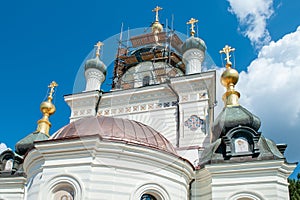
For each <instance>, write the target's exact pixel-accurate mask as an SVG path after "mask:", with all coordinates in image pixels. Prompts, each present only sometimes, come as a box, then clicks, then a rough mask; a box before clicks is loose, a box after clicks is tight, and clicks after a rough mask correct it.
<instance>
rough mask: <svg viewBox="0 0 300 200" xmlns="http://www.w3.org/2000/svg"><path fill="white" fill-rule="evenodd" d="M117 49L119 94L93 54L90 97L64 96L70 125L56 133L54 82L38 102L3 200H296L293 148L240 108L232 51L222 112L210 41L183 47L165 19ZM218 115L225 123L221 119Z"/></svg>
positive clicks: (5, 172) (1, 180)
mask: <svg viewBox="0 0 300 200" xmlns="http://www.w3.org/2000/svg"><path fill="white" fill-rule="evenodd" d="M161 9H162V8H160V7H158V6H157V7H156V8H155V9H154V10H153V11H154V12H155V14H156V15H155V18H156V19H155V21H154V22H153V23H152V25H151V31H149V32H148V33H145V34H141V35H136V36H133V37H131V38H130V43H131V44H130V47H128V46H127V47H126V48H124V47H123V46H121V45H120V46H119V48H118V49H117V55H116V58H115V61H114V70H113V80H112V88H111V90H110V91H109V92H103V91H102V90H100V88H101V85H102V83H103V82H104V80H105V79H106V76H107V75H106V72H107V67H106V65H105V63H104V62H103V61H101V59H100V48H101V46H102V45H103V44H102V43H101V42H98V43H97V44H96V45H95V55H94V56H93V57H92V58H91V59H88V60H87V61H86V63H85V66H84V74H82V76H84V77H85V79H86V85H85V90H84V91H81V92H79V93H75V94H71V95H66V96H64V98H65V102H66V103H67V104H68V105H69V107H70V110H71V114H70V123H69V124H67V125H65V126H64V127H62V128H61V129H59V130H57V131H56V132H55V133H53V134H52V135H50V134H49V129H50V127H51V123H50V119H49V118H50V116H51V115H52V114H54V112H55V110H56V109H55V106H54V104H53V103H52V99H53V93H54V92H55V87H56V86H57V83H56V82H54V81H53V82H52V83H51V84H50V85H49V88H50V91H49V95H48V98H47V100H46V101H44V102H42V103H41V105H40V110H41V112H42V115H43V116H42V118H41V119H40V120H39V121H38V126H37V129H36V131H34V132H32V133H30V134H29V135H27V136H25V135H24V136H25V137H24V138H23V139H22V138H20V141H19V142H18V143H17V144H16V146H15V151H13V150H11V149H8V148H7V149H3V150H2V151H1V152H0V199H1V200H73V199H74V200H92V199H95V200H116V199H126V200H202V199H203V200H205V199H214V200H223V199H224V200H267V199H270V200H271V199H272V200H274V199H289V192H288V182H287V178H288V176H289V175H290V174H291V173H292V171H293V169H294V168H295V164H291V163H288V162H287V161H286V159H285V157H284V151H285V149H286V147H287V146H286V145H283V144H281V145H279V144H275V143H274V142H273V141H272V140H270V139H268V138H265V137H264V136H263V133H261V132H259V128H260V125H261V121H260V119H259V118H258V117H257V116H255V115H254V114H253V113H251V112H250V111H248V110H247V109H246V108H244V107H243V106H242V105H240V104H239V98H240V93H239V92H238V91H236V90H235V85H236V84H237V83H238V79H239V74H238V72H237V71H236V70H235V69H234V68H232V63H231V61H230V57H231V54H232V52H233V51H234V48H232V47H230V46H228V45H226V46H225V47H224V48H223V49H222V50H221V51H220V53H222V54H224V55H225V57H226V70H225V71H224V72H223V74H222V76H221V83H222V85H223V86H224V87H225V88H226V92H225V93H224V95H223V101H224V108H223V110H222V111H221V113H214V106H215V102H216V84H218V83H219V80H216V71H214V70H204V68H205V66H202V65H203V63H204V62H203V61H204V59H205V54H206V45H205V42H204V41H203V40H202V39H200V38H198V37H196V36H195V30H194V26H195V23H196V22H197V20H196V19H193V18H192V19H191V20H190V21H188V23H187V24H189V25H190V26H191V27H190V30H191V32H190V37H189V38H188V39H186V40H185V41H182V40H181V39H180V37H179V36H178V35H177V34H176V33H175V32H174V31H172V30H168V29H165V28H164V27H163V26H162V24H161V23H160V22H159V15H158V14H159V10H161ZM214 115H216V116H217V117H216V118H215V119H214Z"/></svg>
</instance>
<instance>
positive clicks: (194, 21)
mask: <svg viewBox="0 0 300 200" xmlns="http://www.w3.org/2000/svg"><path fill="white" fill-rule="evenodd" d="M197 22H198V20H197V19H195V18H191V19H190V20H189V21H188V22H187V23H186V24H190V25H191V28H190V29H191V32H190V34H191V36H194V35H195V33H196V32H195V23H197Z"/></svg>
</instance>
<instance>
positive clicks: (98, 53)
mask: <svg viewBox="0 0 300 200" xmlns="http://www.w3.org/2000/svg"><path fill="white" fill-rule="evenodd" d="M103 45H104V44H103V43H102V42H100V41H99V42H97V44H95V48H96V57H99V56H100V50H101V47H102V46H103Z"/></svg>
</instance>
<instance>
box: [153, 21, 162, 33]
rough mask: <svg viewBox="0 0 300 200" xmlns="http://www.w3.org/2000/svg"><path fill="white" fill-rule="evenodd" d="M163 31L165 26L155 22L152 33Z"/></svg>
mask: <svg viewBox="0 0 300 200" xmlns="http://www.w3.org/2000/svg"><path fill="white" fill-rule="evenodd" d="M162 30H163V25H162V24H161V23H159V21H155V22H154V23H153V24H152V32H153V33H154V32H159V33H160V32H161V31H162Z"/></svg>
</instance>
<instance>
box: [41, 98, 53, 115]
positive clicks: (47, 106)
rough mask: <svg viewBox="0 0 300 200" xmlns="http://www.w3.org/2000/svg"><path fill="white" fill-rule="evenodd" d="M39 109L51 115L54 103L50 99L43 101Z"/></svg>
mask: <svg viewBox="0 0 300 200" xmlns="http://www.w3.org/2000/svg"><path fill="white" fill-rule="evenodd" d="M40 110H41V112H42V113H43V114H49V115H52V114H53V113H55V111H56V108H55V106H54V104H53V103H52V102H50V101H44V102H42V103H41V105H40Z"/></svg>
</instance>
